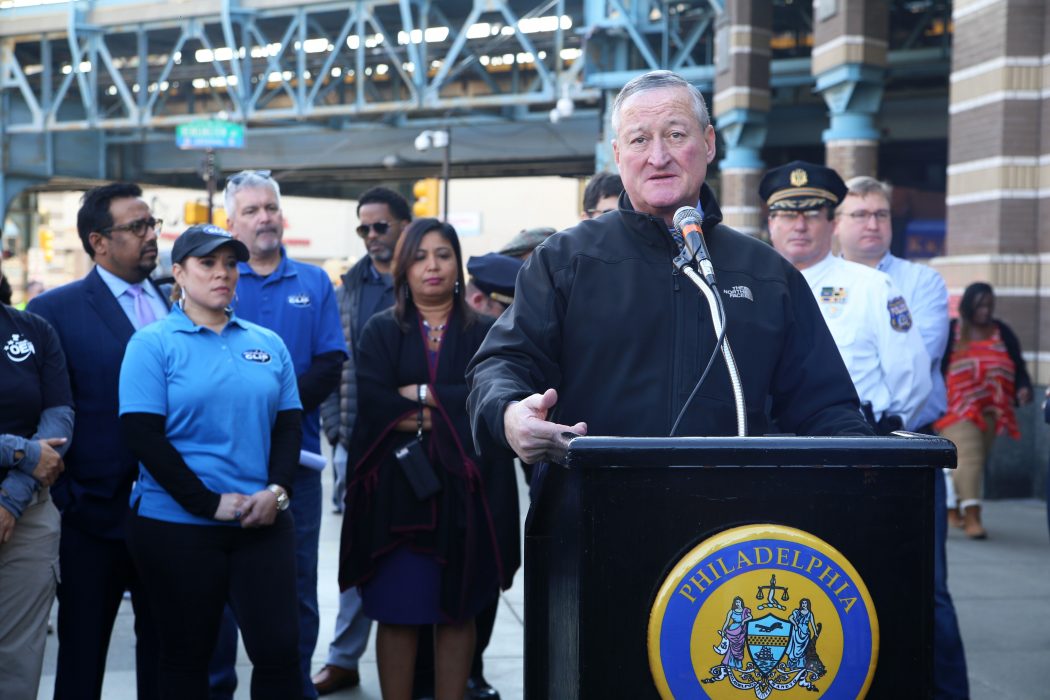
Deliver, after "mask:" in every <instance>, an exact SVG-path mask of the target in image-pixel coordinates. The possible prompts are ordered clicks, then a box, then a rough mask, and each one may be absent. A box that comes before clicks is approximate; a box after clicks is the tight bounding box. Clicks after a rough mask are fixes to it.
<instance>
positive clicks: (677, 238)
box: [668, 228, 685, 252]
mask: <svg viewBox="0 0 1050 700" xmlns="http://www.w3.org/2000/svg"><path fill="white" fill-rule="evenodd" d="M668 233H670V234H671V238H673V239H674V242H675V245H677V246H678V251H679V252H681V251H682V250H684V249H685V238H684V237H683V236H682V234H681V233H680V232H679V231H678V229H677V228H672V229H668Z"/></svg>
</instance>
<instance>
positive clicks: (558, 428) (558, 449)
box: [503, 389, 587, 464]
mask: <svg viewBox="0 0 1050 700" xmlns="http://www.w3.org/2000/svg"><path fill="white" fill-rule="evenodd" d="M556 403H558V392H556V391H555V390H554V389H547V391H545V392H544V393H543V394H533V395H532V396H529V397H527V398H525V399H522V400H521V401H516V402H514V403H512V404H510V405H509V406H507V410H506V411H504V412H503V433H504V435H506V437H507V443H508V444H509V445H510V447H511V449H512V450H514V452H515V453H516V454H517V455H518V457H520V458H521V461H522V462H524V463H525V464H536V463H537V462H560V461H562V460H563V459H564V458H565V452H566V450H567V449H568V447H569V439H567V438H566V437H565V436H563V435H562V433H573V434H574V435H586V434H587V424H586V423H577V424H576V425H561V424H559V423H551V422H550V421H548V420H547V414H548V413H549V412H550V410H551V409H552V408H554V405H555V404H556Z"/></svg>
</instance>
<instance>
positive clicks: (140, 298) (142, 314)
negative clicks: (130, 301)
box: [128, 284, 157, 328]
mask: <svg viewBox="0 0 1050 700" xmlns="http://www.w3.org/2000/svg"><path fill="white" fill-rule="evenodd" d="M128 293H129V294H131V296H133V297H134V298H135V318H137V319H138V322H139V325H138V327H139V328H145V327H146V326H148V325H149V324H151V323H153V322H154V321H156V320H157V315H156V314H155V313H153V307H152V306H150V303H149V298H148V297H147V296H146V293H145V292H144V291H143V290H142V285H140V284H133V285H131V286H130V287H128Z"/></svg>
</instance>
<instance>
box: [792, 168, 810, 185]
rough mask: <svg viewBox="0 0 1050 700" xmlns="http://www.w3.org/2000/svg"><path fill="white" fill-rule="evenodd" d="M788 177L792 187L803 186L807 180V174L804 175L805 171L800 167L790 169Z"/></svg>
mask: <svg viewBox="0 0 1050 700" xmlns="http://www.w3.org/2000/svg"><path fill="white" fill-rule="evenodd" d="M790 179H791V184H792V186H794V187H805V185H806V183H807V182H809V176H808V175H806V171H805V170H803V169H802V168H795V169H794V170H792V171H791V177H790Z"/></svg>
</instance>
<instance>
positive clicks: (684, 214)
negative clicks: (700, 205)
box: [674, 207, 704, 229]
mask: <svg viewBox="0 0 1050 700" xmlns="http://www.w3.org/2000/svg"><path fill="white" fill-rule="evenodd" d="M689 219H692V220H693V221H695V222H696V224H697V226H699V225H700V224H702V223H704V216H703V214H701V213H700V212H698V211H697V210H696V209H695V208H694V207H682V208H680V209H679V210H678V211H676V212H675V213H674V225H675V228H677V229H681V228H682V226H684V225H685V222H686V221H688V220H689Z"/></svg>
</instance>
